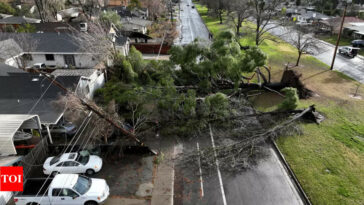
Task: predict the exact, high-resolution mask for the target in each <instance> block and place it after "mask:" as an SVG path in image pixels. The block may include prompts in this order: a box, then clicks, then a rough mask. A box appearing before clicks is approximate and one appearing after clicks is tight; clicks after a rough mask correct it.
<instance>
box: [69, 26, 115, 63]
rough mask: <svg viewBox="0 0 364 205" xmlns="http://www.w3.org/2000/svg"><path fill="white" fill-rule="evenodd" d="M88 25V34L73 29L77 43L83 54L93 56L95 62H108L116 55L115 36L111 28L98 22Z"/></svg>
mask: <svg viewBox="0 0 364 205" xmlns="http://www.w3.org/2000/svg"><path fill="white" fill-rule="evenodd" d="M87 25H88V31H87V32H82V31H79V30H77V29H75V28H71V30H72V36H73V38H74V40H75V43H76V44H78V45H79V46H80V49H81V50H82V51H83V52H85V53H88V54H89V55H92V57H93V58H94V59H95V61H97V62H105V61H108V60H109V59H110V57H112V56H113V54H114V53H115V48H114V38H115V36H114V35H113V34H110V33H109V30H110V27H109V26H107V25H105V26H104V25H102V24H101V23H100V22H97V21H94V22H88V23H87Z"/></svg>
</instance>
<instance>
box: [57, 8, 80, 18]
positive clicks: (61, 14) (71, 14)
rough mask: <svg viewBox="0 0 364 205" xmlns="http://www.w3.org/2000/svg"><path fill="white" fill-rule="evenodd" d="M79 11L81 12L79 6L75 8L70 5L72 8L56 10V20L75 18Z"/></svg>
mask: <svg viewBox="0 0 364 205" xmlns="http://www.w3.org/2000/svg"><path fill="white" fill-rule="evenodd" d="M81 12H82V10H81V9H80V8H77V7H72V8H68V9H64V10H61V11H58V12H57V21H62V20H69V19H72V18H77V17H78V16H79V15H80V13H81Z"/></svg>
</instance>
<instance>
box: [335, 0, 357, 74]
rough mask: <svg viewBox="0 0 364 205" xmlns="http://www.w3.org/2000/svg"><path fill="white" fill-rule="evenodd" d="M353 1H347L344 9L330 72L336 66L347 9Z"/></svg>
mask: <svg viewBox="0 0 364 205" xmlns="http://www.w3.org/2000/svg"><path fill="white" fill-rule="evenodd" d="M351 2H352V0H346V1H345V9H344V14H343V18H342V20H341V25H340V30H339V34H338V36H337V41H336V46H335V51H334V56H333V58H332V63H331V67H330V70H333V69H334V64H335V59H336V54H337V48H338V47H339V43H340V38H341V32H342V30H343V26H344V22H345V16H346V9H347V8H348V4H349V3H351Z"/></svg>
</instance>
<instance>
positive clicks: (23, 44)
mask: <svg viewBox="0 0 364 205" xmlns="http://www.w3.org/2000/svg"><path fill="white" fill-rule="evenodd" d="M37 45H38V41H37V40H34V39H33V38H32V37H31V34H28V33H0V54H1V57H2V58H4V59H3V60H6V59H11V60H12V61H13V62H14V63H15V64H16V66H17V67H18V68H20V69H23V70H25V68H26V67H28V66H29V65H28V64H29V61H30V59H31V57H30V53H31V52H32V51H33V50H34V49H35V48H36V47H37ZM10 64H11V63H10Z"/></svg>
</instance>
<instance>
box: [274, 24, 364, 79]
mask: <svg viewBox="0 0 364 205" xmlns="http://www.w3.org/2000/svg"><path fill="white" fill-rule="evenodd" d="M271 26H272V27H275V28H273V29H271V30H270V31H269V32H270V33H271V34H273V35H276V36H278V37H280V38H281V39H283V40H285V41H288V40H287V39H290V38H288V37H287V36H288V34H287V30H286V29H285V28H284V27H282V26H278V27H276V25H274V24H272V25H271ZM318 41H319V42H320V45H319V46H320V49H319V51H318V52H315V53H313V54H312V56H314V57H315V58H317V59H318V60H320V61H322V62H324V63H325V64H327V65H329V66H331V62H332V58H333V54H334V51H335V47H334V45H332V44H329V43H326V42H324V41H321V40H318ZM288 43H291V42H289V41H288ZM348 46H350V45H348ZM334 70H338V71H340V72H342V73H345V74H346V75H348V76H350V77H352V78H354V79H355V80H357V81H359V82H361V83H364V57H360V56H357V57H355V58H349V57H346V56H344V55H341V54H337V55H336V60H335V64H334Z"/></svg>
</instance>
